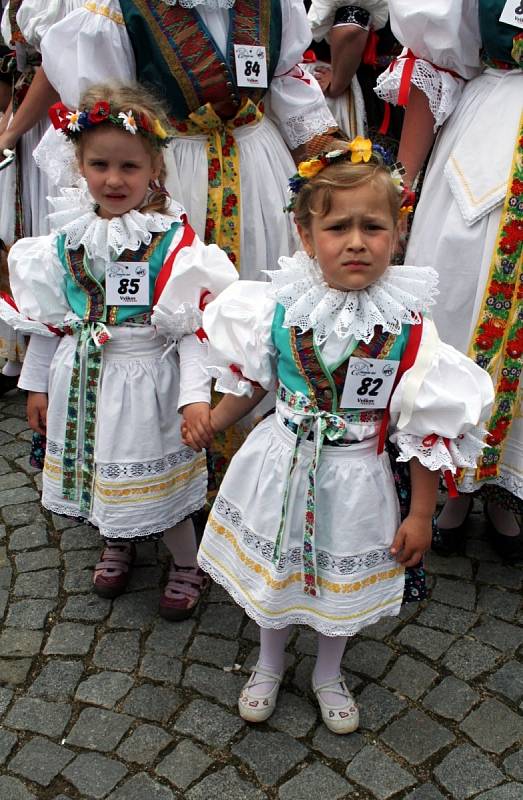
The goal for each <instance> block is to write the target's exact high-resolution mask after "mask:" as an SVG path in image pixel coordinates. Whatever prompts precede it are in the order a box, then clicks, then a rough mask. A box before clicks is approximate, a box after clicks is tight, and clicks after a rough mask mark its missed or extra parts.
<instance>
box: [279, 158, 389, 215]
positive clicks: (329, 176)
mask: <svg viewBox="0 0 523 800" xmlns="http://www.w3.org/2000/svg"><path fill="white" fill-rule="evenodd" d="M366 183H370V184H372V185H373V186H376V187H377V188H379V189H382V190H383V193H384V195H385V197H386V199H387V202H388V204H389V208H390V213H391V215H392V219H393V222H394V225H396V223H397V221H398V219H399V213H400V206H401V194H400V192H399V191H398V189H397V187H396V184H395V183H394V181H393V180H392V177H391V174H390V171H389V169H388V167H386V166H385V165H384V164H383V162H382V161H381V159H380V158H379V157H378V156H376V155H374V154H373V155H372V156H371V159H370V161H368V162H367V163H365V162H359V163H357V164H354V163H352V162H351V161H350V160H349V159H343V160H340V161H335V162H334V163H333V164H330V165H329V166H327V167H324V169H322V170H321V171H320V172H318V173H317V174H316V175H315V176H314V177H313V178H311V179H310V180H308V181H307V182H306V183H305V184H304V185H303V186H302V187H301V188H300V190H299V192H298V195H297V197H296V201H295V205H294V208H293V211H294V219H295V221H296V223H297V224H298V225H301V227H302V228H306V229H308V228H310V226H311V222H312V218H313V217H324V216H326V215H327V214H328V213H329V211H330V210H331V207H332V194H333V192H334V191H336V190H337V189H355V188H357V187H359V186H363V185H365V184H366Z"/></svg>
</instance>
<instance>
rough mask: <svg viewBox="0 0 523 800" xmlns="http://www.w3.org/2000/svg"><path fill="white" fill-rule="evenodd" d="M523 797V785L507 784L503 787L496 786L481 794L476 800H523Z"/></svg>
mask: <svg viewBox="0 0 523 800" xmlns="http://www.w3.org/2000/svg"><path fill="white" fill-rule="evenodd" d="M522 797H523V783H518V784H516V783H505V784H504V785H503V786H496V788H495V789H490V790H489V791H488V792H483V794H479V795H478V796H477V798H476V800H521V798H522Z"/></svg>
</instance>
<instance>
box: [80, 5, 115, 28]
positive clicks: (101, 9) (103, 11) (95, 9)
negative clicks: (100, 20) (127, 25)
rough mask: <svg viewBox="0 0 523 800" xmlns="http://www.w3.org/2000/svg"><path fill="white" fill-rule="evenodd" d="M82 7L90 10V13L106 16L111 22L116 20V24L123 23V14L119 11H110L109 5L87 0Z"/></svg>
mask: <svg viewBox="0 0 523 800" xmlns="http://www.w3.org/2000/svg"><path fill="white" fill-rule="evenodd" d="M84 8H85V9H86V10H87V11H90V12H91V14H100V15H101V16H102V17H107V19H110V20H111V22H116V24H117V25H123V24H124V19H123V14H121V13H120V12H119V11H112V10H111V9H110V8H109V6H106V5H102V4H101V3H100V4H98V3H95V2H94V0H89V2H88V3H86V4H85V6H84Z"/></svg>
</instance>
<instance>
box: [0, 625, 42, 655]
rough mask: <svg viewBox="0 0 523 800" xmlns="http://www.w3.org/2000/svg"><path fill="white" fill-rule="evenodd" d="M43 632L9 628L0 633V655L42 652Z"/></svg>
mask: <svg viewBox="0 0 523 800" xmlns="http://www.w3.org/2000/svg"><path fill="white" fill-rule="evenodd" d="M43 636H44V635H43V633H41V632H40V631H31V630H29V631H27V630H21V629H20V628H7V629H6V630H4V631H2V633H1V634H0V656H8V657H10V658H14V657H16V656H34V655H36V653H39V652H40V646H41V644H42V639H43Z"/></svg>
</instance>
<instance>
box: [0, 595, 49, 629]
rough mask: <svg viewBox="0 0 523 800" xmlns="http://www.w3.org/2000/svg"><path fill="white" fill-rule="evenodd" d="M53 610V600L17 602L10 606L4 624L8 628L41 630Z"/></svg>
mask: <svg viewBox="0 0 523 800" xmlns="http://www.w3.org/2000/svg"><path fill="white" fill-rule="evenodd" d="M54 608H56V601H54V600H19V601H18V602H13V603H12V604H11V605H10V607H9V611H8V614H7V619H6V621H5V624H6V625H7V627H8V628H29V629H30V630H42V629H43V628H44V626H45V623H46V620H47V617H48V616H49V614H50V613H51V611H53V609H54Z"/></svg>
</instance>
